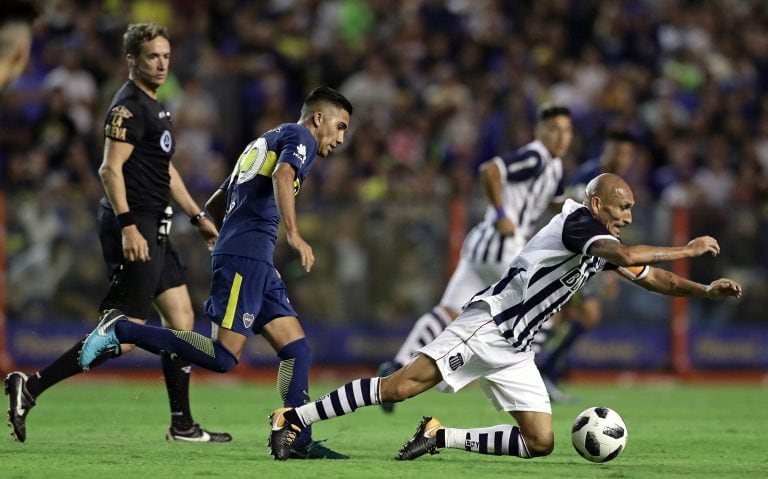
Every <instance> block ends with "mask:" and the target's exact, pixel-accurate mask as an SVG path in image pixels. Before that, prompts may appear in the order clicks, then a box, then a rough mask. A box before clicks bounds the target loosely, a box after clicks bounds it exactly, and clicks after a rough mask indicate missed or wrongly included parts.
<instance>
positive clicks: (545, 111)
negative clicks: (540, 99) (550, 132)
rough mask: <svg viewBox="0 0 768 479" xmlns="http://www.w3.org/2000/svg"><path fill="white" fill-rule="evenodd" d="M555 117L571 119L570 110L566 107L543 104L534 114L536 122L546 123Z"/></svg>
mask: <svg viewBox="0 0 768 479" xmlns="http://www.w3.org/2000/svg"><path fill="white" fill-rule="evenodd" d="M556 116H567V117H568V118H571V110H570V109H569V108H568V107H567V106H563V105H553V104H551V103H545V104H543V105H541V106H540V107H539V111H538V112H537V113H536V120H537V121H546V120H549V119H550V118H554V117H556Z"/></svg>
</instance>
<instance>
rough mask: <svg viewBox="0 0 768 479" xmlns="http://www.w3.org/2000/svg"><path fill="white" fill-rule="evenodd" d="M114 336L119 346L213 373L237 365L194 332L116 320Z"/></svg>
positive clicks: (224, 351) (224, 350) (229, 355)
mask: <svg viewBox="0 0 768 479" xmlns="http://www.w3.org/2000/svg"><path fill="white" fill-rule="evenodd" d="M115 335H117V339H118V340H120V342H121V343H127V344H135V345H136V346H138V347H140V348H141V349H145V350H147V351H149V352H150V353H154V354H170V355H172V356H178V357H180V358H182V359H186V360H187V361H189V362H191V363H193V364H196V365H198V366H200V367H203V368H205V369H208V370H210V371H215V372H217V373H225V372H227V371H229V370H230V369H232V368H233V367H234V366H235V365H236V364H237V359H236V358H235V357H234V356H233V355H232V353H230V352H229V351H228V350H227V348H225V347H224V346H222V345H221V343H220V342H218V341H212V340H211V339H210V338H206V337H205V336H203V335H202V334H199V333H196V332H194V331H176V330H174V329H166V328H158V327H156V326H148V325H146V324H138V323H134V322H133V321H126V320H120V321H118V322H117V323H115Z"/></svg>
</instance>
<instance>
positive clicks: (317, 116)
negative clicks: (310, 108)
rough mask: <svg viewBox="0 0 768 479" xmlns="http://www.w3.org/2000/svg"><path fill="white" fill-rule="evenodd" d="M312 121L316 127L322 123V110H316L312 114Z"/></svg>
mask: <svg viewBox="0 0 768 479" xmlns="http://www.w3.org/2000/svg"><path fill="white" fill-rule="evenodd" d="M312 122H313V123H314V124H315V127H316V128H318V127H320V125H321V124H322V123H323V112H322V111H316V112H315V114H314V115H312Z"/></svg>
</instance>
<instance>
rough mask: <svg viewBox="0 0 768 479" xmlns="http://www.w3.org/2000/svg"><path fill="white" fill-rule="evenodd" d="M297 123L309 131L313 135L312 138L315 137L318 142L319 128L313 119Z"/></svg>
mask: <svg viewBox="0 0 768 479" xmlns="http://www.w3.org/2000/svg"><path fill="white" fill-rule="evenodd" d="M296 123H297V124H299V125H301V126H303V127H305V128H306V129H307V130H309V132H310V133H312V136H314V137H315V140H317V127H315V124H314V123H313V122H312V119H311V118H310V119H309V120H303V121H302V120H299V121H297V122H296Z"/></svg>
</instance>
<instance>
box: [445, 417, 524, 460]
mask: <svg viewBox="0 0 768 479" xmlns="http://www.w3.org/2000/svg"><path fill="white" fill-rule="evenodd" d="M445 447H449V448H453V449H463V450H465V451H470V452H478V453H480V454H495V455H497V456H517V457H522V458H529V457H531V454H530V453H529V452H528V447H527V446H526V445H525V440H524V439H523V436H522V435H521V434H520V429H519V428H518V427H517V426H510V425H509V424H499V425H498V426H491V427H487V428H480V429H456V428H445Z"/></svg>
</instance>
